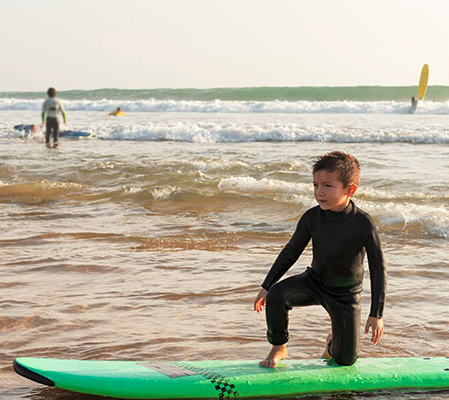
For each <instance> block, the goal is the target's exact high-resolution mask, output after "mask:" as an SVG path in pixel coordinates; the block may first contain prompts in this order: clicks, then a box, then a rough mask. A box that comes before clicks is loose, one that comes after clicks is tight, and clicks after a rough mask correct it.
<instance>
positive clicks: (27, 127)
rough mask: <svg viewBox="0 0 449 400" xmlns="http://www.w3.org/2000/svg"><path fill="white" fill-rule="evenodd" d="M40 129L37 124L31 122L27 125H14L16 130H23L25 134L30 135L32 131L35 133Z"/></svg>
mask: <svg viewBox="0 0 449 400" xmlns="http://www.w3.org/2000/svg"><path fill="white" fill-rule="evenodd" d="M38 129H39V127H38V126H37V125H36V124H31V125H27V124H19V125H14V130H15V131H19V132H23V133H24V136H28V135H29V134H30V133H35V132H37V130H38Z"/></svg>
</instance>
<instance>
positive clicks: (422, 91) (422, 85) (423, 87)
mask: <svg viewBox="0 0 449 400" xmlns="http://www.w3.org/2000/svg"><path fill="white" fill-rule="evenodd" d="M428 82H429V66H428V65H427V64H424V65H423V67H422V70H421V77H420V78H419V86H418V100H422V99H423V98H424V96H425V95H426V92H427V83H428Z"/></svg>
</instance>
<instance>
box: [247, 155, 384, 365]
mask: <svg viewBox="0 0 449 400" xmlns="http://www.w3.org/2000/svg"><path fill="white" fill-rule="evenodd" d="M359 181H360V167H359V163H358V161H357V159H356V158H355V157H353V156H352V155H350V154H347V153H343V152H339V151H334V152H331V153H328V154H325V155H323V156H321V157H319V158H318V160H317V161H316V162H315V164H314V165H313V186H314V196H315V199H316V201H317V202H318V206H316V207H313V208H311V209H309V210H308V211H306V212H305V213H304V215H303V216H302V217H301V219H300V220H299V222H298V225H297V227H296V231H295V233H294V234H293V236H292V238H291V239H290V241H289V242H288V243H287V245H286V246H285V247H284V249H283V250H282V251H281V253H280V254H279V256H278V257H277V259H276V261H275V262H274V264H273V266H272V267H271V269H270V271H269V272H268V274H267V276H266V278H265V280H264V282H263V283H262V289H261V290H260V292H259V294H258V295H257V297H256V300H255V301H254V309H255V310H256V311H257V312H260V311H262V310H263V308H264V307H265V306H266V319H267V327H268V330H267V337H268V341H269V342H270V343H271V344H272V345H273V347H272V349H271V351H270V352H269V354H268V355H267V357H266V358H265V359H264V360H263V361H261V362H260V363H259V364H260V365H261V366H262V367H270V368H274V367H275V366H276V364H277V363H278V362H279V361H280V360H282V359H284V358H286V357H287V347H286V343H287V341H288V330H287V329H288V311H289V310H291V309H292V308H293V307H299V306H308V305H318V304H320V305H322V306H323V307H324V308H325V309H326V311H327V312H328V313H329V316H330V318H331V321H332V335H329V336H328V344H327V349H326V351H325V356H326V357H327V358H332V359H333V360H334V361H335V362H336V363H337V364H340V365H352V364H354V363H355V361H356V360H357V356H358V344H359V326H360V299H361V291H362V280H363V259H364V255H365V251H366V253H367V255H368V264H369V270H370V278H371V310H370V314H369V317H368V320H367V322H366V326H365V333H368V332H369V329H371V330H372V337H371V342H372V343H373V344H377V343H379V341H380V338H381V337H382V335H383V320H382V312H383V307H384V300H385V291H386V271H385V265H384V260H383V255H382V250H381V247H380V241H379V236H378V234H377V231H376V227H375V225H374V222H373V220H372V218H371V217H370V216H369V215H368V214H367V213H366V212H364V211H362V210H360V209H359V208H357V207H356V205H355V204H354V203H353V201H352V200H351V197H352V196H353V195H354V193H355V192H356V190H357V187H358V185H359ZM310 239H312V244H313V260H312V265H311V267H309V268H307V269H306V270H305V271H304V272H303V273H301V274H299V275H295V276H292V277H289V278H286V279H284V280H283V281H281V282H279V283H276V282H277V281H278V280H279V279H280V278H281V277H282V276H283V275H284V274H285V273H286V272H287V271H288V270H289V269H290V267H291V266H292V265H293V264H294V263H295V262H296V260H297V259H298V258H299V256H300V255H301V253H302V252H303V250H304V248H305V247H306V246H307V244H308V242H309V240H310Z"/></svg>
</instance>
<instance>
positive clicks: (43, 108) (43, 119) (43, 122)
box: [41, 101, 46, 126]
mask: <svg viewBox="0 0 449 400" xmlns="http://www.w3.org/2000/svg"><path fill="white" fill-rule="evenodd" d="M45 111H46V110H45V101H44V102H43V103H42V113H41V119H42V126H44V124H45Z"/></svg>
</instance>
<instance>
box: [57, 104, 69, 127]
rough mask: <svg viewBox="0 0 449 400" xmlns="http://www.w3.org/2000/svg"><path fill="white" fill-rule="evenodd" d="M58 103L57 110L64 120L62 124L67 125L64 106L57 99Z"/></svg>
mask: <svg viewBox="0 0 449 400" xmlns="http://www.w3.org/2000/svg"><path fill="white" fill-rule="evenodd" d="M58 103H59V110H60V111H61V115H62V120H63V121H64V124H66V125H67V116H66V114H65V110H64V107H63V106H62V104H61V102H60V101H58Z"/></svg>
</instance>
